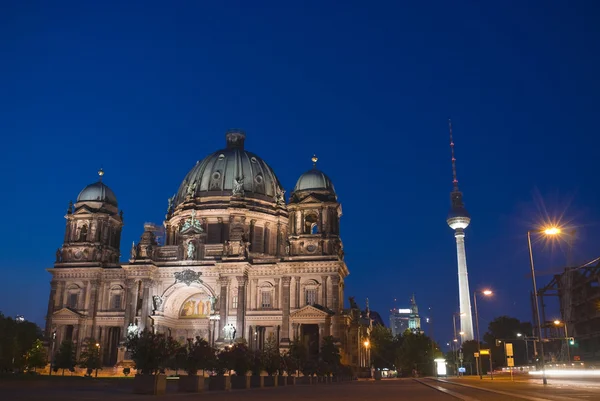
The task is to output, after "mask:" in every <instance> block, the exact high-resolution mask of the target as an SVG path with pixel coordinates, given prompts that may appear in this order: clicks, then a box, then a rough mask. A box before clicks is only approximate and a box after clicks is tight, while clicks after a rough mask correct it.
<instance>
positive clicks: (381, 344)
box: [369, 325, 397, 369]
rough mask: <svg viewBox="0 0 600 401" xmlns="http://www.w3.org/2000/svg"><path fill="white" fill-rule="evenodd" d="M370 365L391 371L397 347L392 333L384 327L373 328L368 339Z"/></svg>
mask: <svg viewBox="0 0 600 401" xmlns="http://www.w3.org/2000/svg"><path fill="white" fill-rule="evenodd" d="M369 343H370V344H369V346H370V347H371V363H372V365H373V366H374V367H375V368H377V369H385V368H387V369H393V368H394V365H395V362H396V356H397V351H396V349H397V347H396V345H397V344H395V340H394V336H393V335H392V331H391V330H390V329H388V328H386V327H384V326H379V325H377V326H374V327H373V330H372V331H371V336H370V339H369Z"/></svg>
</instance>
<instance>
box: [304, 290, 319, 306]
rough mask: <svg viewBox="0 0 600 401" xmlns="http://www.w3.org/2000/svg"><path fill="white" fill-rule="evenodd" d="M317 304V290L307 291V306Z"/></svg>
mask: <svg viewBox="0 0 600 401" xmlns="http://www.w3.org/2000/svg"><path fill="white" fill-rule="evenodd" d="M316 303H317V289H316V288H309V289H307V290H306V304H307V305H314V304H316Z"/></svg>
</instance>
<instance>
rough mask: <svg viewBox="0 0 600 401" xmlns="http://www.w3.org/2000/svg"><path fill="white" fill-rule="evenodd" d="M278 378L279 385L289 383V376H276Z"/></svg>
mask: <svg viewBox="0 0 600 401" xmlns="http://www.w3.org/2000/svg"><path fill="white" fill-rule="evenodd" d="M275 377H276V378H277V386H285V385H286V384H287V377H285V376H275Z"/></svg>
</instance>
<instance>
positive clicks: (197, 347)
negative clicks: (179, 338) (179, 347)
mask: <svg viewBox="0 0 600 401" xmlns="http://www.w3.org/2000/svg"><path fill="white" fill-rule="evenodd" d="M184 351H185V358H184V360H183V368H184V369H185V371H186V373H187V376H179V391H182V392H188V393H201V392H202V391H204V369H205V368H206V366H207V364H208V362H209V360H210V359H211V358H212V357H213V355H214V350H213V348H212V347H211V346H210V345H209V344H208V342H206V340H204V339H203V338H200V337H196V339H195V340H192V339H191V338H188V340H187V345H186V347H184ZM200 369H202V370H203V372H202V375H201V376H199V375H198V370H200Z"/></svg>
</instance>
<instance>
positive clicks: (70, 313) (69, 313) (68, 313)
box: [52, 308, 82, 319]
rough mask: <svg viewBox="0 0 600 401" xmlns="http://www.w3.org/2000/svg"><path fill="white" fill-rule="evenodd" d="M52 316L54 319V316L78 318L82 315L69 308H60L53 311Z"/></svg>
mask: <svg viewBox="0 0 600 401" xmlns="http://www.w3.org/2000/svg"><path fill="white" fill-rule="evenodd" d="M52 317H53V318H54V319H56V318H63V319H79V318H80V317H82V315H81V314H80V313H77V312H75V311H74V310H72V309H70V308H62V309H60V310H57V311H56V312H54V313H53V314H52Z"/></svg>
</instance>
